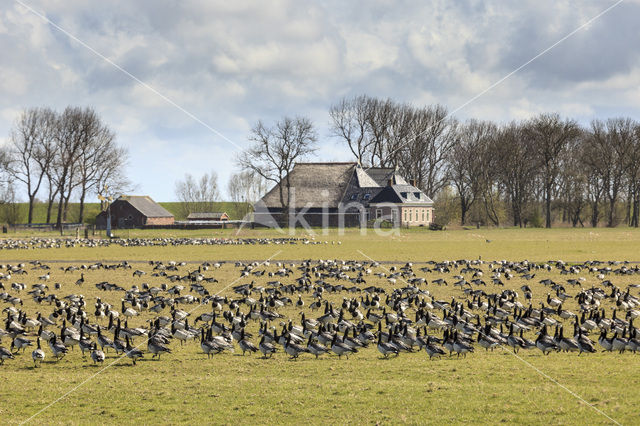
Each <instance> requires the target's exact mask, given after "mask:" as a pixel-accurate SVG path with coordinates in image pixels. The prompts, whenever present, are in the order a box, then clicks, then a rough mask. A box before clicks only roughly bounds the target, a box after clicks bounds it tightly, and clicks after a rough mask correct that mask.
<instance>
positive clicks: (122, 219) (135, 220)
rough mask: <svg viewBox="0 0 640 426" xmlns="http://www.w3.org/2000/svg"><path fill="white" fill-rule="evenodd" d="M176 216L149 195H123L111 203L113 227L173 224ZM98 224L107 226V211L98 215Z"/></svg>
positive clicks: (103, 226) (102, 226) (101, 226)
mask: <svg viewBox="0 0 640 426" xmlns="http://www.w3.org/2000/svg"><path fill="white" fill-rule="evenodd" d="M174 221H175V218H174V217H173V215H172V214H171V213H169V212H168V211H167V210H166V209H165V208H164V207H162V206H161V205H160V204H158V203H156V202H155V201H153V200H152V199H151V197H149V196H147V195H122V196H120V197H118V198H117V199H116V200H115V201H114V202H113V203H111V227H112V228H140V227H143V226H147V225H173V223H174ZM96 226H98V227H99V228H105V227H106V226H107V212H106V211H104V212H101V213H100V214H98V216H96Z"/></svg>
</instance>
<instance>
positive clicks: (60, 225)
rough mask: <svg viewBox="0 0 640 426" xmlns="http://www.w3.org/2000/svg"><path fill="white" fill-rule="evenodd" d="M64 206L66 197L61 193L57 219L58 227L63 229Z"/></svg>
mask: <svg viewBox="0 0 640 426" xmlns="http://www.w3.org/2000/svg"><path fill="white" fill-rule="evenodd" d="M63 206H64V195H63V194H62V191H60V198H59V201H58V217H57V218H56V227H57V228H59V229H62V207H63Z"/></svg>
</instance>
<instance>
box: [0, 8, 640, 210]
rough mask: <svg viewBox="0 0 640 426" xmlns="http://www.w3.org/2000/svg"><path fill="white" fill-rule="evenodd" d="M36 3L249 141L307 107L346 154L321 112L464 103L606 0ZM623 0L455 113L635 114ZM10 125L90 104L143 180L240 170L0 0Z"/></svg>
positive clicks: (638, 72) (636, 71) (331, 145)
mask: <svg viewBox="0 0 640 426" xmlns="http://www.w3.org/2000/svg"><path fill="white" fill-rule="evenodd" d="M33 4H34V7H35V8H36V10H38V11H42V12H44V13H45V14H46V16H48V17H50V18H51V19H53V20H55V22H56V23H58V24H59V25H60V26H62V27H63V28H65V29H67V30H68V31H70V32H71V33H72V34H74V35H75V36H77V37H78V38H79V39H81V40H83V41H85V42H86V43H87V44H89V45H90V46H92V47H94V48H95V49H96V50H98V51H99V52H101V53H102V54H104V55H105V56H107V57H108V58H111V59H112V60H114V61H115V62H117V63H118V64H119V65H121V66H122V67H124V68H125V69H127V70H128V71H129V72H131V73H132V74H134V75H135V76H136V77H138V78H140V79H141V80H143V81H145V82H147V83H148V84H150V85H151V86H153V87H154V88H155V89H157V90H158V91H160V92H161V93H162V94H164V95H165V96H167V97H168V98H170V99H172V100H173V101H175V102H176V103H177V104H179V105H180V106H181V107H183V108H184V109H186V110H187V111H189V112H190V113H192V114H193V115H195V116H196V117H198V118H199V119H201V120H202V121H203V122H205V123H207V124H208V125H210V126H211V127H213V128H214V129H216V130H218V131H219V132H221V133H223V134H224V135H225V136H226V137H228V138H229V139H231V140H233V141H234V142H235V143H237V144H238V145H240V146H246V144H247V135H248V133H249V129H250V128H251V126H252V125H253V124H254V123H255V122H256V121H257V120H258V119H263V120H264V121H266V122H268V123H269V122H273V121H274V120H276V119H278V118H280V117H282V116H283V115H308V116H310V117H311V118H312V119H313V120H315V122H316V124H317V126H318V128H319V133H320V135H321V141H322V144H321V149H320V151H319V157H320V158H323V159H326V160H331V159H349V156H348V153H347V152H346V150H344V149H342V148H341V147H339V146H337V145H336V143H335V140H333V139H331V138H329V137H328V136H327V135H328V134H329V132H328V130H327V126H328V120H329V119H328V116H327V110H328V108H329V107H330V105H331V104H332V103H333V102H336V101H337V100H338V99H340V98H341V97H343V96H351V95H355V94H361V93H367V94H370V95H373V96H381V97H387V96H388V97H392V98H394V99H397V100H399V101H406V102H413V103H417V104H431V103H441V104H444V105H446V106H448V107H449V109H450V110H453V109H454V108H456V107H458V106H460V105H463V104H464V103H465V102H466V101H468V100H469V99H471V98H472V97H473V96H475V95H477V94H478V93H481V92H482V91H483V90H485V89H486V88H487V87H489V86H490V85H491V84H492V83H494V82H496V81H498V80H499V79H500V78H502V77H503V76H505V75H507V74H508V73H509V72H511V71H513V70H514V69H515V68H516V67H518V66H519V65H521V64H522V63H524V62H525V61H527V60H528V59H530V58H531V57H532V56H533V55H535V54H537V53H538V52H540V51H541V50H543V49H545V48H546V47H548V46H549V45H550V44H551V43H553V42H555V41H556V40H558V39H559V38H560V37H563V36H564V35H566V34H567V33H568V32H570V31H572V30H574V29H575V28H576V27H577V26H578V25H580V24H581V23H582V22H584V21H586V20H587V19H589V18H590V17H592V16H594V15H595V14H596V13H597V12H598V11H599V10H602V9H603V8H604V7H606V5H603V4H602V3H601V2H598V1H591V0H590V1H588V2H584V3H583V4H581V5H580V7H577V6H576V5H575V4H574V3H573V2H569V1H559V2H553V3H545V4H544V7H541V5H540V3H539V1H537V0H527V1H521V2H513V3H504V2H477V1H473V0H461V1H457V2H451V1H448V0H432V1H428V2H424V1H418V0H400V1H398V2H391V1H384V0H382V1H368V2H362V1H360V2H342V1H337V0H331V1H329V2H325V3H316V2H310V1H298V0H279V1H277V2H264V1H257V0H256V1H248V2H229V1H223V0H216V1H198V0H193V1H185V2H168V1H167V2H162V1H152V2H127V1H123V0H120V1H114V2H106V3H104V2H103V3H95V2H91V3H86V2H82V1H79V0H52V1H46V2H45V1H44V0H39V1H33ZM639 7H640V4H639V3H638V2H634V3H631V2H625V3H623V4H622V5H620V6H618V7H617V8H616V9H615V10H613V11H612V12H610V13H609V14H607V15H606V16H604V17H603V18H601V19H599V20H598V21H596V22H594V23H593V24H592V25H590V26H589V28H588V29H586V30H585V31H581V32H579V33H577V34H576V35H575V36H574V37H572V38H571V39H569V40H567V41H566V42H564V43H563V44H562V45H560V46H558V47H557V48H555V49H554V50H553V51H551V52H549V54H547V55H545V56H544V57H542V58H540V59H539V60H536V61H535V62H533V63H532V64H530V65H529V66H527V67H526V68H525V69H523V70H522V71H520V72H518V73H517V74H515V75H514V76H512V77H510V78H509V79H508V80H506V81H505V82H503V83H501V84H500V85H499V86H497V87H495V88H494V89H492V90H490V91H489V92H488V93H486V94H485V95H483V96H481V97H480V98H479V99H477V100H476V101H474V102H473V103H471V104H470V105H468V106H466V107H465V108H464V109H462V110H461V111H459V112H457V113H456V116H458V117H460V118H461V119H465V118H468V117H477V118H481V119H492V120H495V121H498V122H505V121H509V120H511V119H519V118H527V117H530V116H531V115H532V114H535V113H538V112H543V111H559V112H561V113H562V114H566V115H568V116H574V115H575V116H576V117H577V118H579V119H581V120H582V121H588V120H589V118H591V117H592V116H595V115H596V114H600V113H603V111H605V112H604V113H606V114H613V115H631V116H637V114H638V113H639V112H640V83H639V82H640V66H639V65H640V57H639V56H640V55H639V53H638V51H637V49H635V46H636V45H637V44H638V42H640V33H638V32H637V30H636V25H637V24H636V22H635V19H634V16H637V13H638V10H639ZM0 51H2V52H3V64H2V67H0V132H4V133H3V134H0V138H3V137H5V135H6V134H8V130H9V128H10V126H11V125H12V123H13V120H14V119H15V116H16V115H17V114H18V112H19V111H20V109H21V108H23V107H29V106H40V105H49V106H52V107H54V108H58V109H62V108H64V106H66V105H68V104H75V105H92V106H94V107H95V108H96V110H97V111H98V112H99V113H100V114H101V115H102V116H103V118H104V119H105V121H106V122H107V123H109V124H110V125H111V126H112V127H113V128H114V129H115V130H116V131H117V133H118V140H119V141H120V142H121V143H122V144H124V145H126V146H128V147H130V149H131V154H132V161H131V167H130V173H131V176H132V178H133V179H134V180H136V181H137V182H139V183H140V188H141V191H145V192H148V193H149V194H150V195H152V196H154V198H157V199H160V200H168V199H171V198H173V182H174V181H175V180H176V179H178V178H181V177H182V175H183V174H184V172H185V171H192V172H193V173H194V174H195V173H204V172H207V171H210V170H211V169H212V168H214V169H216V170H217V171H218V175H219V176H220V180H221V186H224V184H225V182H226V178H227V176H228V175H229V174H230V173H231V172H232V171H233V168H234V163H233V161H232V158H233V153H234V152H235V150H236V148H235V147H234V146H233V145H232V144H229V143H228V142H226V141H225V140H224V139H223V138H220V137H219V136H216V135H215V134H213V133H212V132H210V131H209V130H207V129H206V128H205V127H204V126H202V125H201V124H198V123H197V122H195V121H194V120H193V119H192V118H191V117H189V116H188V115H186V114H184V113H183V112H182V111H180V110H179V109H177V108H176V107H174V106H172V105H171V104H169V103H168V102H166V100H163V99H162V98H161V97H159V96H157V95H156V94H154V93H152V92H151V91H149V90H148V89H146V88H145V87H143V86H142V85H140V84H139V83H137V82H135V81H132V80H131V79H130V78H129V77H127V76H126V75H124V74H123V73H122V72H120V71H118V70H117V69H115V68H114V67H112V66H111V65H109V64H107V63H106V62H104V61H103V60H101V59H100V58H98V57H97V56H95V55H94V54H92V53H91V52H90V51H88V50H87V49H85V48H84V47H82V46H80V45H79V44H78V43H76V42H74V41H72V40H70V39H69V38H68V37H67V36H65V35H64V34H62V33H60V32H59V31H57V30H55V29H54V28H53V27H52V26H51V25H48V24H47V23H45V22H44V21H43V20H42V19H40V18H38V17H37V16H35V15H33V14H32V13H30V12H28V11H27V10H26V9H24V8H23V7H21V6H19V5H17V4H14V5H13V6H12V7H8V8H6V9H4V10H2V11H0Z"/></svg>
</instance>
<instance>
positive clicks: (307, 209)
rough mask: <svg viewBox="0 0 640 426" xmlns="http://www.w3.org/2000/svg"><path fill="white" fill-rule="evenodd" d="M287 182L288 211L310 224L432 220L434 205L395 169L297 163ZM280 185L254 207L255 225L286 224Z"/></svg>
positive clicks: (422, 223)
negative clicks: (289, 197)
mask: <svg viewBox="0 0 640 426" xmlns="http://www.w3.org/2000/svg"><path fill="white" fill-rule="evenodd" d="M288 178H289V182H290V188H291V209H292V211H293V212H294V213H295V215H296V216H297V217H299V218H300V219H304V221H305V222H306V223H307V224H308V225H309V226H313V227H321V226H330V227H335V226H364V225H365V224H367V223H368V224H370V223H372V222H375V221H376V220H377V221H386V222H390V223H392V224H393V225H394V226H428V225H429V224H430V223H431V222H432V221H433V201H432V200H431V199H430V198H429V197H428V196H427V195H426V194H424V192H422V191H421V190H420V189H418V188H416V187H415V184H414V185H412V184H410V183H409V182H407V181H406V180H405V179H404V178H403V177H402V176H400V175H399V174H398V172H397V171H396V170H395V169H394V168H381V167H374V168H362V167H361V166H360V165H359V164H358V163H354V162H349V163H296V164H295V166H294V167H293V170H292V171H291V174H290V176H289V177H288ZM285 179H286V178H285ZM279 185H280V184H278V185H275V186H274V187H273V188H272V189H271V190H270V191H269V192H267V194H266V195H265V196H264V197H263V198H262V199H261V200H260V201H259V202H257V203H256V204H255V205H254V220H255V221H256V222H257V223H261V224H264V225H267V226H275V225H276V224H280V225H283V224H285V225H286V224H287V223H289V222H288V220H289V216H287V217H283V216H282V204H281V202H280V190H279V188H280V186H279ZM283 190H284V191H285V194H286V188H283ZM298 222H299V221H298ZM296 225H297V226H299V225H300V223H297V224H296Z"/></svg>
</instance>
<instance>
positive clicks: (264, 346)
mask: <svg viewBox="0 0 640 426" xmlns="http://www.w3.org/2000/svg"><path fill="white" fill-rule="evenodd" d="M258 349H260V352H262V355H263V358H265V359H266V358H271V357H272V356H273V354H274V353H276V352H277V351H278V349H277V348H276V347H275V346H273V345H272V344H271V343H269V342H267V341H266V336H264V335H263V336H262V338H261V339H260V344H258ZM316 358H317V355H316Z"/></svg>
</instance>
